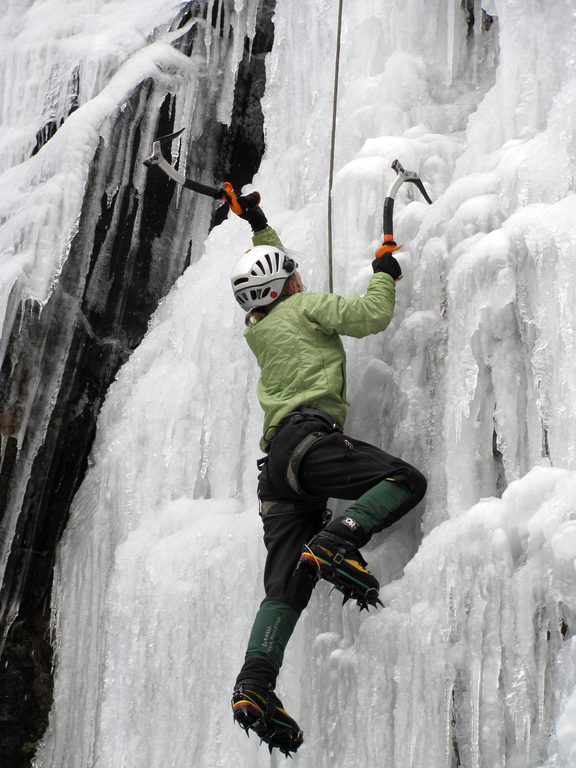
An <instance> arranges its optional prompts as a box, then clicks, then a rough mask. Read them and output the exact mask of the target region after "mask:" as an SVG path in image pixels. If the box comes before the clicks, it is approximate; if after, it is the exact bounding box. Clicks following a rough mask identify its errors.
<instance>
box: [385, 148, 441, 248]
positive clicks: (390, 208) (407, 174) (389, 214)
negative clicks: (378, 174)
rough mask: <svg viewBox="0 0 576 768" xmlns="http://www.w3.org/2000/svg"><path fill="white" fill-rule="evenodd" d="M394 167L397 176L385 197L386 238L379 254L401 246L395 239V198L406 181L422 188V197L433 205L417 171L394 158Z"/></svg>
mask: <svg viewBox="0 0 576 768" xmlns="http://www.w3.org/2000/svg"><path fill="white" fill-rule="evenodd" d="M392 169H393V170H394V171H396V174H397V175H396V178H395V179H394V181H393V182H392V184H391V185H390V188H389V189H388V193H387V195H386V197H385V199H384V215H383V218H384V221H383V230H384V240H383V243H382V245H381V246H380V248H378V250H377V251H376V255H377V256H383V255H384V254H386V253H392V252H393V251H397V250H398V248H400V247H401V246H399V245H397V244H396V241H395V240H394V225H393V219H394V198H395V197H396V194H397V193H398V190H399V189H400V187H401V186H402V184H404V182H410V183H412V184H416V186H417V187H418V189H419V190H420V193H421V194H422V197H423V198H424V200H426V202H427V203H428V204H429V205H432V200H431V199H430V196H429V194H428V192H426V188H425V187H424V184H423V183H422V179H421V178H420V176H418V174H417V173H416V172H415V171H407V170H405V169H404V168H403V167H402V164H401V163H400V161H399V160H394V162H393V163H392Z"/></svg>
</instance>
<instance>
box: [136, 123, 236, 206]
mask: <svg viewBox="0 0 576 768" xmlns="http://www.w3.org/2000/svg"><path fill="white" fill-rule="evenodd" d="M184 130H185V129H184V128H180V130H179V131H174V133H168V134H166V136H159V137H158V138H157V139H154V141H153V142H152V154H151V155H150V157H147V158H146V160H144V165H145V166H146V167H147V168H151V167H152V166H154V165H155V166H157V167H158V168H160V170H162V171H164V173H165V174H166V175H167V176H169V177H170V178H171V179H173V180H174V181H175V182H176V183H177V184H180V185H181V186H182V187H185V188H186V189H191V190H192V191H193V192H198V193H199V194H201V195H206V196H207V197H212V198H213V199H214V200H222V201H223V202H225V203H227V204H228V205H229V206H230V208H231V209H232V210H233V211H234V213H237V214H238V215H240V214H241V213H242V207H241V206H240V204H239V203H238V200H237V198H236V193H235V192H234V187H233V186H232V184H231V183H230V182H229V181H225V182H224V183H223V184H222V186H221V187H211V186H209V185H208V184H201V183H200V182H199V181H195V180H194V179H190V178H188V177H187V176H184V175H183V174H182V173H180V172H179V171H177V170H176V168H174V166H173V165H171V164H170V163H169V162H168V161H167V160H166V158H165V157H164V155H163V154H162V148H163V147H165V146H166V145H168V144H169V143H170V142H171V141H173V140H174V139H175V138H177V137H178V136H180V134H181V133H182V132H183V131H184Z"/></svg>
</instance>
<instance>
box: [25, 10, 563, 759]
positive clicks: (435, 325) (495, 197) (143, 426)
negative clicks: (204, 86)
mask: <svg viewBox="0 0 576 768" xmlns="http://www.w3.org/2000/svg"><path fill="white" fill-rule="evenodd" d="M108 5H109V4H107V5H106V6H105V4H102V7H108ZM98 7H100V6H98ZM158 7H160V5H159V6H158ZM485 8H486V10H488V11H489V12H490V13H493V14H495V15H496V16H497V18H495V19H494V21H493V24H492V26H491V27H490V29H489V30H487V31H484V32H482V31H481V25H482V13H481V3H479V2H476V3H475V4H474V10H475V18H476V21H475V26H474V35H473V36H471V37H468V38H467V37H466V24H465V22H464V20H463V17H462V11H461V3H460V2H459V0H434V2H433V3H429V2H428V3H425V2H423V0H408V1H406V0H391V2H389V3H387V4H385V5H383V4H382V3H379V2H375V1H371V0H362V1H360V0H359V1H358V2H355V3H353V4H352V3H349V4H346V9H345V14H344V20H343V41H342V46H343V47H342V60H341V82H340V100H339V109H338V128H337V141H336V170H337V174H336V179H335V185H334V190H333V202H334V212H335V216H334V221H335V229H334V243H335V252H334V259H335V288H336V290H337V291H339V292H342V293H350V292H352V291H362V290H363V288H364V286H365V285H366V282H367V280H368V277H369V274H370V268H369V263H370V260H371V256H372V252H373V248H374V246H375V245H376V244H377V243H378V239H379V237H380V234H381V229H380V228H381V203H382V198H383V194H384V192H385V190H386V189H387V187H388V185H389V183H390V182H391V180H392V178H393V172H392V171H391V170H390V163H391V162H392V160H394V159H395V158H399V159H400V160H401V162H402V163H403V164H404V166H405V167H407V168H410V169H413V170H417V171H419V172H420V174H421V175H422V177H423V178H424V179H425V181H426V184H427V186H428V188H429V191H430V194H431V196H432V198H433V200H434V205H433V206H431V207H429V206H427V205H426V204H425V203H424V202H423V201H422V200H421V199H419V198H418V195H417V192H415V191H414V190H410V189H408V188H403V189H402V191H401V192H400V194H399V197H398V200H397V204H396V218H395V224H396V234H397V239H398V240H399V241H400V242H404V243H405V247H404V250H403V252H402V254H401V255H400V257H399V258H400V260H401V263H402V266H403V269H404V273H405V279H404V280H403V281H402V282H401V283H400V284H399V285H398V290H397V307H396V313H395V317H394V320H393V322H392V325H391V326H390V328H389V329H388V331H387V332H386V333H384V334H381V335H380V336H377V337H372V338H370V339H367V340H364V341H356V340H354V341H353V342H351V343H349V344H348V343H347V348H348V350H349V376H350V381H349V390H350V392H349V394H350V400H351V410H350V416H349V422H348V429H349V431H350V432H351V433H352V434H354V435H357V436H360V437H362V436H363V437H365V438H366V439H369V440H372V441H374V442H376V443H378V444H380V445H382V446H384V447H385V448H386V449H387V450H389V451H390V452H392V453H397V454H399V455H402V456H403V457H405V458H406V459H408V460H410V461H412V462H413V463H415V464H416V465H417V466H419V467H420V468H421V469H422V471H423V472H424V473H425V474H426V475H427V477H428V479H429V493H428V496H427V500H426V504H425V506H423V508H422V509H420V510H418V511H416V512H415V513H413V514H412V515H410V517H409V519H408V520H406V521H404V522H403V523H402V524H400V525H399V526H397V528H396V529H394V530H392V531H389V532H386V533H384V534H381V535H379V536H378V537H376V539H375V540H374V541H373V542H372V543H371V546H370V547H369V549H368V552H367V556H368V559H369V561H370V563H371V566H372V567H373V569H374V571H375V572H376V573H377V575H378V577H379V578H380V579H381V580H382V582H383V583H384V584H386V585H387V586H386V587H385V588H384V589H383V592H382V598H383V600H384V602H385V603H386V608H384V609H383V610H380V611H378V612H377V613H373V614H372V615H369V616H366V615H363V616H359V615H358V613H357V611H356V610H355V609H354V608H353V607H351V606H346V608H345V609H342V608H341V607H340V605H339V600H338V598H337V597H336V596H335V595H334V594H332V595H329V594H328V589H327V588H325V587H324V586H323V585H320V587H319V588H318V589H317V591H316V594H315V595H314V596H313V599H312V602H311V604H310V607H309V609H308V611H307V613H306V615H305V617H304V618H303V620H302V622H301V624H300V626H299V627H298V629H297V632H296V635H295V637H294V639H293V642H292V644H291V646H290V647H289V650H288V653H287V657H286V665H285V668H284V670H283V672H282V675H281V678H280V682H279V690H280V694H281V696H282V698H283V700H284V703H285V704H286V706H287V707H288V708H289V710H290V712H291V713H292V714H293V715H294V716H295V717H296V718H297V719H298V720H299V722H300V724H301V726H302V727H303V729H304V732H305V739H306V741H305V745H304V747H303V748H302V751H301V753H299V755H298V757H297V760H298V761H299V762H300V764H301V765H306V766H312V765H314V766H319V767H320V766H322V767H325V768H328V767H330V768H335V767H336V766H337V767H338V768H356V767H357V766H358V765H366V766H367V767H368V768H376V767H378V768H380V767H383V768H384V767H385V768H400V766H402V768H408V767H409V766H411V767H412V768H423V766H427V768H428V767H430V768H444V767H446V768H452V766H456V765H462V766H466V768H476V767H477V768H480V767H482V768H493V766H506V767H507V768H527V767H528V766H530V767H531V768H537V767H539V766H546V767H547V768H569V766H572V765H573V764H574V760H575V759H576V726H575V725H574V712H575V711H576V649H575V647H574V640H573V635H574V629H575V621H576V605H575V599H576V598H575V595H576V583H575V582H576V571H575V562H576V532H575V531H576V498H575V493H576V441H575V438H574V435H575V434H576V423H575V422H576V392H575V391H574V387H575V384H574V382H575V381H576V375H575V373H576V371H575V370H574V366H575V365H576V363H575V360H576V356H575V354H574V352H575V350H574V343H575V341H574V332H575V322H574V318H575V314H574V313H575V310H574V307H575V306H576V301H575V298H576V297H575V296H574V280H573V276H574V270H573V256H572V255H573V253H574V230H573V222H574V219H575V213H576V211H575V205H576V204H575V197H574V192H573V188H574V171H575V155H574V115H575V114H576V110H575V107H576V104H575V97H576V81H575V80H574V75H573V71H574V67H573V64H574V60H575V58H576V34H575V32H574V30H575V29H576V26H575V25H574V10H573V7H572V4H571V3H570V2H568V1H567V0H566V1H565V2H557V3H555V4H553V7H552V6H550V5H548V6H547V7H546V8H544V6H543V5H542V3H540V2H538V1H537V0H528V1H526V0H502V1H501V0H491V2H490V4H489V5H488V4H486V5H485ZM336 12H337V3H336V1H335V0H330V1H329V2H326V1H325V0H311V1H310V2H307V3H292V2H288V1H287V0H278V2H277V10H276V16H275V24H276V37H275V47H274V51H273V53H272V54H271V55H270V57H269V59H268V75H269V77H268V87H267V93H266V99H265V112H266V131H267V154H266V158H265V160H264V162H263V164H262V168H261V172H260V174H259V176H258V178H257V180H256V186H257V187H258V188H259V189H260V191H261V193H262V195H263V201H264V207H265V210H266V213H267V214H268V217H269V219H270V221H271V222H272V223H273V224H274V225H275V226H276V227H277V228H278V229H279V231H280V233H281V236H282V237H283V239H284V241H285V242H286V244H287V245H289V246H290V247H291V248H293V249H295V250H297V251H298V252H299V253H300V256H299V259H298V260H299V262H300V266H301V270H302V272H303V274H304V276H305V279H306V282H307V284H308V286H309V287H311V288H314V289H317V290H322V289H325V288H326V286H327V256H326V243H327V235H326V202H327V196H328V189H327V175H328V159H329V142H330V135H329V131H330V119H329V116H330V114H331V106H332V85H333V80H332V79H333V63H334V54H335V30H336ZM485 26H486V25H485ZM111 82H112V81H111ZM84 172H85V168H84V167H83V166H82V163H81V162H80V167H79V168H78V170H77V175H75V176H74V178H73V179H72V181H71V183H75V184H80V183H81V174H82V173H84ZM57 199H58V198H57V197H56V198H55V200H57ZM56 210H57V211H61V207H60V206H59V205H56ZM248 244H249V233H248V232H247V228H246V227H245V225H244V224H243V223H242V222H240V221H238V220H235V221H229V222H228V223H226V224H225V225H223V226H221V227H219V228H218V229H217V230H215V231H214V232H213V233H212V235H211V236H210V238H209V240H208V242H207V243H206V248H205V253H204V255H203V257H202V258H201V259H200V261H199V262H197V263H196V264H194V265H192V266H191V267H190V268H189V270H188V271H187V272H186V274H185V275H184V276H183V277H182V278H181V280H180V281H179V282H178V284H177V286H176V287H175V288H174V290H173V291H172V292H171V294H170V295H169V296H168V297H167V299H166V300H165V301H164V302H163V303H162V305H161V306H160V308H159V309H158V312H157V313H156V316H155V318H154V321H153V323H152V326H151V329H150V331H149V333H148V335H147V337H146V339H145V340H144V342H143V343H142V345H141V347H140V348H139V349H138V350H137V352H135V353H134V355H133V356H132V358H131V359H130V361H129V362H128V363H127V364H126V366H125V367H124V368H123V369H122V371H121V372H120V374H119V376H118V380H117V382H116V383H115V384H114V385H113V387H112V388H111V390H110V393H109V396H108V399H107V402H106V404H105V406H104V408H103V410H102V414H101V419H100V428H99V432H98V436H97V441H96V445H95V448H94V454H93V466H92V468H91V470H90V471H89V473H88V476H87V478H86V480H85V483H84V485H83V486H82V488H81V490H80V492H79V493H78V496H77V499H76V501H75V504H74V510H73V513H72V518H71V522H70V525H69V527H68V529H67V531H66V533H65V536H64V539H63V543H62V548H61V553H60V559H59V563H58V572H57V579H56V588H55V628H56V638H57V647H58V667H57V676H56V691H55V703H54V707H53V712H52V716H51V721H50V727H49V731H48V733H47V736H46V740H45V743H44V745H43V747H42V749H41V750H40V754H39V757H38V765H39V766H44V767H45V768H46V767H47V766H50V767H51V768H55V767H56V766H58V767H59V768H60V767H63V766H66V767H70V768H71V767H72V766H74V768H76V767H78V768H83V767H84V766H86V768H87V767H88V766H98V768H109V767H110V766H111V765H113V766H126V767H128V766H137V765H142V764H146V765H148V766H151V768H152V767H155V766H158V768H159V767H160V766H162V767H164V766H182V765H193V766H199V767H201V768H216V767H218V766H229V765H230V764H231V763H234V764H235V765H238V766H268V765H271V764H272V765H274V764H275V763H274V758H272V761H271V758H270V757H269V756H268V753H267V751H266V750H264V749H261V748H259V747H258V745H257V743H256V741H255V740H254V739H251V740H249V741H248V740H247V739H246V738H245V737H244V736H243V734H242V733H241V732H240V730H239V729H237V728H236V729H234V728H233V726H232V721H231V714H230V711H229V695H230V687H231V684H232V682H233V680H234V677H235V674H236V672H237V668H238V666H239V664H240V663H241V659H242V656H243V652H244V645H245V642H246V638H247V633H248V631H249V627H250V624H251V621H252V617H253V614H254V612H255V610H256V607H257V605H258V602H259V600H260V599H261V596H262V595H261V588H260V579H261V564H262V561H263V546H262V544H261V541H260V523H259V519H258V515H257V505H256V499H255V480H256V468H255V464H254V460H255V459H256V457H257V455H258V454H257V452H256V451H257V447H256V446H257V440H258V435H259V428H260V423H261V416H260V413H259V409H258V406H257V403H256V402H255V399H254V387H255V379H256V371H255V367H254V363H253V361H252V360H251V359H250V357H249V354H248V352H247V349H246V348H245V345H244V343H243V340H242V316H241V312H240V311H239V310H238V309H237V308H236V307H235V306H233V301H232V298H231V295H230V291H229V287H228V282H227V273H228V270H229V269H230V267H231V265H232V264H233V262H234V260H235V258H236V256H237V254H238V253H240V252H241V251H242V249H243V248H244V247H246V246H247V245H248ZM46 274H48V273H45V272H43V271H41V272H40V275H39V277H40V278H43V277H45V275H46ZM415 552H416V554H415Z"/></svg>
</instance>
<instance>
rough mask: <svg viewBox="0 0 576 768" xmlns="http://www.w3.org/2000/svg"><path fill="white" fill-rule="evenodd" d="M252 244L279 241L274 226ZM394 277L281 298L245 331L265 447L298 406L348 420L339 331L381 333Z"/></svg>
mask: <svg viewBox="0 0 576 768" xmlns="http://www.w3.org/2000/svg"><path fill="white" fill-rule="evenodd" d="M253 242H254V245H276V246H278V247H279V248H282V247H283V246H282V243H281V242H280V239H279V238H278V236H277V235H276V233H275V232H274V230H273V229H272V228H271V227H268V228H267V229H265V230H262V231H261V232H258V233H257V234H256V235H254V238H253ZM394 299H395V286H394V281H393V279H392V278H391V277H390V275H387V274H384V273H382V272H379V273H375V274H374V275H372V277H371V279H370V282H369V284H368V289H367V291H366V293H365V295H364V296H351V297H350V298H343V297H342V296H336V295H335V294H332V293H307V292H306V293H297V294H295V295H293V296H289V297H286V298H283V299H280V300H279V301H277V302H276V303H275V304H274V305H273V306H272V307H271V308H270V310H269V312H268V314H267V315H266V317H265V318H263V319H262V320H260V321H259V322H258V323H256V324H255V325H251V326H250V327H249V328H248V329H247V330H246V332H245V334H244V335H245V337H246V341H247V342H248V344H249V346H250V349H251V350H252V352H253V353H254V354H255V355H256V359H257V360H258V365H259V366H260V381H259V382H258V389H257V394H258V400H259V401H260V405H261V406H262V408H263V410H264V433H263V436H262V440H261V441H260V447H261V448H262V450H263V451H265V452H266V451H267V450H268V449H269V447H270V440H271V439H272V438H273V437H274V433H275V430H276V429H277V428H278V425H279V424H280V422H281V421H282V419H283V418H284V417H285V416H287V415H288V414H289V413H290V412H291V411H294V410H295V409H296V408H298V406H300V405H310V406H314V407H315V408H320V409H321V410H322V411H325V412H326V413H328V414H330V416H331V417H332V418H333V419H334V421H335V422H336V423H337V424H339V425H340V426H341V427H342V426H343V425H344V421H345V419H346V408H347V402H346V355H345V352H344V348H343V346H342V342H341V341H340V334H341V335H344V336H355V337H356V338H362V337H364V336H369V335H370V334H372V333H378V332H380V331H383V330H384V329H385V328H386V327H387V326H388V324H389V323H390V320H391V319H392V313H393V311H394Z"/></svg>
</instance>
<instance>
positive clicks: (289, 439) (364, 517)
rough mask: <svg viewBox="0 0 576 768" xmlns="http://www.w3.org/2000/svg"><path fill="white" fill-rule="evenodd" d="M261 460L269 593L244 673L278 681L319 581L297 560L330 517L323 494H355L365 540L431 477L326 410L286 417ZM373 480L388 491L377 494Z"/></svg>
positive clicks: (406, 506)
mask: <svg viewBox="0 0 576 768" xmlns="http://www.w3.org/2000/svg"><path fill="white" fill-rule="evenodd" d="M303 410H304V411H312V409H303ZM312 435H314V436H315V437H311V436H312ZM302 446H304V447H305V452H304V453H303V454H302V451H301V450H299V449H300V448H301V447H302ZM295 455H296V456H297V462H296V463H295V462H294V461H293V458H294V456H295ZM259 466H260V475H259V478H258V497H259V499H260V505H261V512H260V514H261V516H262V520H263V524H264V543H265V545H266V549H267V558H266V564H265V569H264V588H265V592H266V597H265V599H264V602H263V603H262V605H261V607H260V610H259V612H258V614H257V616H256V620H255V622H254V627H253V630H252V634H251V636H250V640H249V643H248V650H247V656H246V664H245V665H244V668H243V670H242V672H241V673H240V675H239V679H247V678H249V677H252V678H258V677H259V674H258V670H262V669H265V668H266V667H267V668H268V673H267V674H266V675H265V677H266V682H272V684H274V683H275V679H276V675H277V673H278V670H279V668H280V665H281V663H282V657H283V653H284V648H285V645H286V643H287V642H288V640H289V638H290V635H291V634H292V631H293V629H294V626H295V625H296V622H297V620H298V617H299V616H300V613H301V612H302V610H303V609H304V608H305V607H306V605H307V604H308V601H309V600H310V596H311V594H312V590H313V588H314V583H313V581H312V580H311V579H310V577H309V575H308V574H307V573H306V572H305V570H304V569H296V565H297V563H298V559H299V556H300V553H301V551H302V547H303V546H304V544H306V543H307V542H308V541H309V540H310V539H311V538H312V537H313V536H314V535H315V534H316V533H318V531H319V530H320V529H321V527H322V525H323V523H324V522H325V510H326V501H327V500H328V499H329V498H336V499H353V500H357V501H356V503H355V504H352V505H351V506H350V507H349V508H348V510H347V512H346V515H347V516H350V517H352V518H353V519H356V520H358V521H359V522H361V524H362V527H363V528H364V530H365V532H366V534H367V536H366V541H367V540H368V539H369V538H370V536H371V535H372V534H373V533H375V532H376V531H379V530H382V529H384V528H387V527H389V526H390V525H392V524H393V523H395V522H396V521H397V520H399V519H400V518H401V517H403V515H405V514H406V513H407V512H408V511H409V510H411V509H412V508H413V507H414V506H415V505H416V504H417V503H418V502H419V501H420V500H421V499H422V498H423V496H424V494H425V492H426V480H425V478H424V476H423V475H422V474H421V473H420V472H419V471H418V470H417V469H415V468H414V467H412V466H410V464H407V463H406V462H405V461H402V460H401V459H398V458H396V457H394V456H391V455H389V454H387V453H385V452H384V451H382V450H380V449H379V448H376V447H375V446H373V445H369V444H368V443H365V442H362V441H361V440H356V439H354V438H352V437H348V436H346V435H344V434H342V432H340V431H339V430H338V429H337V428H336V427H335V426H334V425H331V423H330V420H329V418H328V417H323V416H322V415H316V414H314V413H311V412H307V413H299V412H296V413H295V414H292V415H291V416H289V417H288V418H287V419H286V420H285V421H284V422H283V424H282V426H281V427H280V429H279V430H278V432H277V434H276V436H275V437H274V440H273V441H272V444H271V447H270V451H269V453H268V456H267V457H266V459H264V460H262V461H261V462H259ZM383 481H390V482H383ZM376 486H379V487H381V488H382V490H383V493H381V494H378V490H379V489H378V488H376ZM363 498H364V500H365V503H363ZM379 501H380V503H378V502H379ZM355 512H356V513H357V514H355ZM367 521H369V522H367ZM263 662H264V665H263V664H262V663H263Z"/></svg>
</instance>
